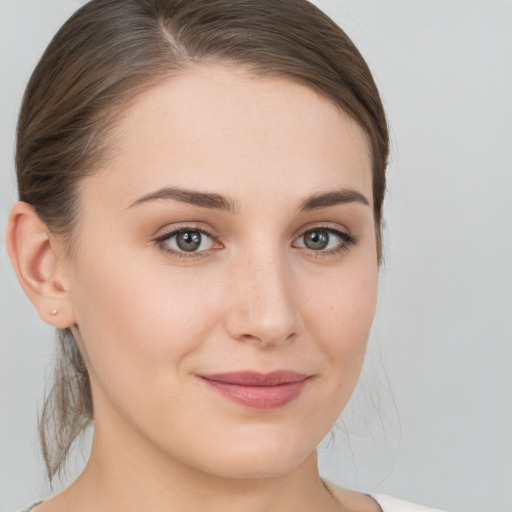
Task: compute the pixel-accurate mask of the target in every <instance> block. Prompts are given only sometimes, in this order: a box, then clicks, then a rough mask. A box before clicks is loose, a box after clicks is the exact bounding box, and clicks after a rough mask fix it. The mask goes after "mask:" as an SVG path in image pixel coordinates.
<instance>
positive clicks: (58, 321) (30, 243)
mask: <svg viewBox="0 0 512 512" xmlns="http://www.w3.org/2000/svg"><path fill="white" fill-rule="evenodd" d="M7 251H8V253H9V257H10V259H11V263H12V265H13V267H14V270H15V272H16V275H17V276H18V280H19V282H20V284H21V286H22V288H23V290H24V291H25V293H26V295H27V296H28V298H29V299H30V301H31V302H32V304H34V306H35V308H36V309H37V311H38V313H39V316H40V317H41V318H42V320H43V321H44V322H46V323H47V324H50V325H53V326H54V327H61V328H64V327H70V326H71V325H73V324H74V323H75V318H74V311H73V307H72V303H71V300H70V295H69V286H68V282H67V279H66V273H65V271H64V268H63V257H62V256H63V255H61V254H59V253H58V252H57V249H56V244H55V243H54V244H52V240H51V238H50V236H49V234H48V229H47V227H46V225H45V224H44V223H43V222H42V221H41V219H40V218H39V216H38V215H37V213H36V212H35V210H34V208H33V207H32V206H31V205H29V204H27V203H24V202H22V201H18V202H17V203H16V204H15V205H14V206H13V207H12V209H11V213H10V215H9V221H8V225H7Z"/></svg>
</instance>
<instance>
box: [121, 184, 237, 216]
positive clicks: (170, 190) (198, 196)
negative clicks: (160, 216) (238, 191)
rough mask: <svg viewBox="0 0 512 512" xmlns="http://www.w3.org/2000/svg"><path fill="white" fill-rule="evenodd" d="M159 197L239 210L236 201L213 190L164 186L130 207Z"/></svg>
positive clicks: (221, 208) (232, 210) (202, 205)
mask: <svg viewBox="0 0 512 512" xmlns="http://www.w3.org/2000/svg"><path fill="white" fill-rule="evenodd" d="M157 199H174V200H175V201H180V202H181V203H187V204H193V205H195V206H201V207H203V208H211V209H214V210H226V211H230V212H235V211H236V210H237V207H236V204H235V202H234V201H232V200H231V199H228V198H227V197H224V196H221V195H220V194H215V193H213V192H199V191H197V190H188V189H184V188H175V187H164V188H161V189H159V190H157V191H155V192H151V193H149V194H146V195H144V196H142V197H139V198H138V199H136V200H135V201H133V203H131V204H130V206H129V207H128V208H131V207H133V206H136V205H138V204H142V203H147V202H148V201H154V200H157Z"/></svg>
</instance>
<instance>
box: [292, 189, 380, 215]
mask: <svg viewBox="0 0 512 512" xmlns="http://www.w3.org/2000/svg"><path fill="white" fill-rule="evenodd" d="M346 203H361V204H364V205H365V206H370V203H369V201H368V199H366V197H365V196H364V195H363V194H361V192H358V191H357V190H351V189H341V190H335V191H333V192H324V193H320V194H314V195H312V196H310V197H308V198H306V199H304V201H302V203H301V204H300V209H301V210H302V211H310V210H318V209H320V208H328V207H329V206H336V205H337V204H346Z"/></svg>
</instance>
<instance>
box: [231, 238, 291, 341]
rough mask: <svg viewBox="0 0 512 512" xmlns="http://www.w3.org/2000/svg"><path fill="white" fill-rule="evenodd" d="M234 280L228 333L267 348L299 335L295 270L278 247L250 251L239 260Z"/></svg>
mask: <svg viewBox="0 0 512 512" xmlns="http://www.w3.org/2000/svg"><path fill="white" fill-rule="evenodd" d="M233 277H234V279H235V281H236V285H235V287H234V289H233V290H232V298H233V300H232V301H231V307H230V312H229V320H228V330H229V331H230V334H231V335H232V336H233V337H234V338H236V339H240V340H242V339H243V340H249V339H250V340H257V341H258V342H260V343H261V344H262V345H265V346H268V345H275V344H279V343H283V342H286V341H288V340H290V339H291V338H292V337H293V336H294V335H295V334H297V333H298V331H299V330H300V324H301V322H300V315H299V311H298V308H297V303H296V300H295V298H296V297H295V294H294V286H293V285H294V282H293V276H292V269H291V267H290V266H289V265H288V264H287V260H286V256H285V254H283V252H282V251H280V250H279V247H278V246H273V247H268V246H267V247H266V248H263V247H262V246H260V248H259V250H257V251H255V250H252V251H250V252H249V254H246V255H245V256H244V257H242V258H240V260H239V261H238V263H237V265H236V270H235V275H234V276H233Z"/></svg>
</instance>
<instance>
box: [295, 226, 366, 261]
mask: <svg viewBox="0 0 512 512" xmlns="http://www.w3.org/2000/svg"><path fill="white" fill-rule="evenodd" d="M355 242H356V240H355V238H354V237H353V236H352V235H349V234H348V233H345V232H344V231H340V230H338V229H334V228H324V227H319V228H313V229H308V230H307V231H306V232H305V233H303V234H302V235H301V236H300V237H299V238H297V239H296V240H295V242H294V243H293V246H294V247H301V248H305V249H309V250H311V251H316V252H323V253H327V254H331V253H337V252H340V251H342V250H346V249H348V247H349V246H351V245H353V244H355Z"/></svg>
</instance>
